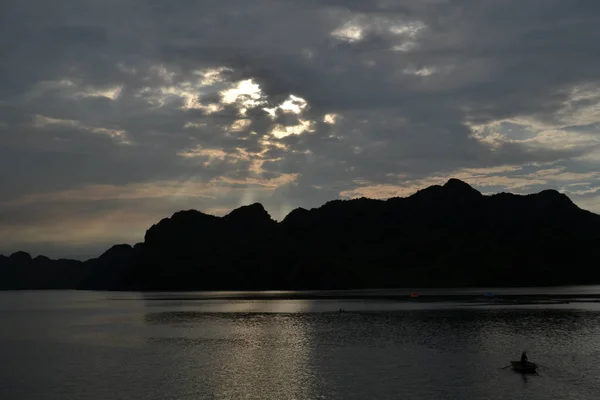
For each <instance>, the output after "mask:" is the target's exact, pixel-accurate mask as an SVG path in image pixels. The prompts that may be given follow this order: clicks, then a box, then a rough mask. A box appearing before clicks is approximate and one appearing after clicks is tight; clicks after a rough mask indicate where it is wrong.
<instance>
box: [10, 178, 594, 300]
mask: <svg viewBox="0 0 600 400" xmlns="http://www.w3.org/2000/svg"><path fill="white" fill-rule="evenodd" d="M598 244H600V216H599V215H596V214H594V213H591V212H589V211H586V210H582V209H580V208H579V207H578V206H577V205H575V204H574V203H573V202H572V201H571V200H570V199H569V198H568V196H566V195H564V194H562V193H559V192H558V191H556V190H551V189H550V190H544V191H541V192H539V193H534V194H529V195H516V194H512V193H497V194H493V195H483V194H482V193H480V192H479V191H477V190H476V189H474V188H473V187H471V186H470V185H468V184H467V183H465V182H463V181H460V180H458V179H450V180H448V181H447V182H446V183H445V184H444V185H434V186H430V187H427V188H424V189H421V190H419V191H417V192H416V193H414V194H413V195H411V196H408V197H393V198H390V199H387V200H378V199H368V198H358V199H351V200H332V201H329V202H327V203H325V204H323V205H322V206H320V207H317V208H311V209H304V208H296V209H294V210H292V211H291V212H290V213H289V214H288V215H286V217H285V218H284V219H283V220H282V221H280V222H277V221H274V220H273V219H272V218H271V216H270V215H269V213H268V212H267V210H265V208H264V207H263V206H262V205H261V204H260V203H254V204H251V205H247V206H242V207H239V208H237V209H234V210H232V211H231V212H230V213H228V214H227V215H225V216H222V217H217V216H213V215H210V214H205V213H203V212H201V211H197V210H184V211H178V212H176V213H174V214H173V215H172V216H171V217H167V218H163V219H161V220H160V221H159V222H157V223H156V224H153V225H152V226H151V227H150V228H149V229H148V230H147V231H146V233H145V236H144V242H142V243H138V244H136V245H134V246H131V245H116V246H113V247H111V248H110V249H108V250H107V251H106V252H104V253H103V254H102V255H101V256H99V257H98V258H94V259H90V260H87V261H83V262H80V261H74V260H50V259H48V258H46V257H43V256H42V257H39V256H38V257H36V258H35V259H32V258H31V256H30V255H29V254H27V253H24V252H17V253H13V255H11V256H10V257H5V256H0V282H3V283H0V288H4V289H6V288H17V289H19V288H41V289H46V288H78V289H96V290H233V289H247V290H259V289H345V288H363V287H407V286H474V285H476V286H479V285H483V286H485V285H493V286H511V285H529V284H538V285H547V284H567V283H600V273H599V272H598V271H597V270H596V269H595V268H593V264H594V259H595V258H597V257H598V256H600V251H599V250H597V248H600V246H598ZM40 270H43V271H42V272H43V273H42V272H39V271H40ZM38 272H39V274H38ZM36 274H37V275H39V276H37V277H36ZM60 274H62V275H60ZM30 277H35V279H33V278H30ZM62 278H64V279H62Z"/></svg>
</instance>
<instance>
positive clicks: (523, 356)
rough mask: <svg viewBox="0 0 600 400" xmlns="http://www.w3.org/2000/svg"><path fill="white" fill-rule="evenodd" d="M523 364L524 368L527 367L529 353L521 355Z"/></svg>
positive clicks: (524, 352)
mask: <svg viewBox="0 0 600 400" xmlns="http://www.w3.org/2000/svg"><path fill="white" fill-rule="evenodd" d="M521 364H523V365H524V366H525V365H527V352H526V351H523V352H522V353H521Z"/></svg>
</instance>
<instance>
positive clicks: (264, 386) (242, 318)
mask: <svg viewBox="0 0 600 400" xmlns="http://www.w3.org/2000/svg"><path fill="white" fill-rule="evenodd" d="M144 319H145V321H146V322H147V323H148V324H150V325H153V326H156V325H158V326H160V325H165V326H168V327H170V328H171V329H170V331H167V332H163V335H162V336H160V337H150V338H148V344H149V345H151V346H158V347H164V346H167V347H171V348H172V349H173V350H172V351H171V353H172V354H185V355H184V358H185V359H184V360H182V359H178V360H177V362H178V363H182V362H184V363H185V368H183V369H182V372H183V373H184V374H185V375H186V376H187V377H186V378H184V379H183V380H182V381H184V382H185V385H186V387H187V390H186V392H189V393H198V394H202V395H204V396H209V398H224V399H237V398H244V399H265V398H272V399H311V398H315V397H314V396H313V391H314V384H313V381H314V374H313V371H314V369H313V368H312V367H311V353H312V349H313V345H312V343H311V337H312V332H311V325H310V324H309V323H307V321H305V320H302V319H297V318H294V317H291V316H289V315H267V314H257V313H243V314H216V313H199V312H185V311H176V312H159V313H148V314H146V315H145V317H144ZM175 357H176V358H178V356H175ZM190 359H192V360H196V363H195V365H194V363H190V362H189V360H190Z"/></svg>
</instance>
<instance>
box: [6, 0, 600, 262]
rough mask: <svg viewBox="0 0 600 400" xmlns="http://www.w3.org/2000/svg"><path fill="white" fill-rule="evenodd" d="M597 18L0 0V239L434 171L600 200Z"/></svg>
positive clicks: (434, 2)
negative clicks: (71, 214)
mask: <svg viewBox="0 0 600 400" xmlns="http://www.w3.org/2000/svg"><path fill="white" fill-rule="evenodd" d="M599 23H600V4H598V2H597V1H594V0H574V1H569V2H566V1H562V2H561V1H542V0H535V1H529V2H525V3H523V2H517V1H516V0H510V1H504V2H480V1H475V0H471V1H469V0H468V1H458V0H423V1H420V2H414V1H408V0H388V1H380V2H364V1H358V0H345V1H341V0H289V1H284V2H282V1H279V2H275V1H272V0H258V1H251V2H250V1H242V0H231V1H227V2H217V1H202V2H192V1H187V0H174V1H172V0H169V1H167V0H132V1H128V2H121V1H117V0H108V1H103V2H97V1H92V0H77V1H75V0H65V1H61V2H60V4H59V5H54V4H52V5H51V4H50V3H49V2H46V1H42V0H32V1H28V2H21V1H16V0H5V1H3V2H2V5H0V49H2V50H0V54H1V57H2V60H3V62H2V63H0V182H1V184H2V187H3V190H2V191H0V215H3V216H4V217H3V218H2V219H0V220H2V221H3V222H2V229H1V230H0V241H2V242H5V243H8V242H9V241H8V239H10V243H11V244H10V246H8V247H10V249H17V248H19V247H20V245H21V244H23V245H27V246H28V248H32V249H34V250H35V249H36V246H38V247H37V248H39V249H42V248H44V249H48V248H50V247H51V246H52V242H56V246H58V247H56V248H55V250H53V251H54V252H55V253H60V251H62V250H60V249H64V251H65V252H66V253H65V254H67V253H69V254H75V253H77V252H78V251H79V250H76V249H75V250H69V249H70V248H71V247H73V248H77V249H80V248H84V247H85V248H86V249H92V248H94V249H98V248H99V247H100V244H102V245H104V244H106V243H110V242H112V241H117V239H119V233H118V232H122V231H124V229H123V226H122V224H121V222H119V221H120V220H127V218H126V217H125V216H126V215H131V218H132V219H134V220H135V221H137V222H135V223H134V222H132V223H131V226H135V228H131V230H128V229H126V231H128V232H129V231H131V232H132V233H131V235H129V234H128V235H129V236H127V238H133V237H138V238H141V237H142V236H143V230H144V229H145V224H149V223H150V222H152V220H153V219H159V218H160V217H162V216H164V215H163V213H165V214H168V213H170V212H172V211H176V209H177V207H180V206H181V207H183V206H184V205H187V206H189V207H190V208H192V207H193V208H201V209H205V210H220V212H221V213H222V212H223V211H224V210H226V209H228V208H229V207H236V206H238V205H241V204H244V203H247V202H251V201H262V202H264V203H265V204H266V205H267V207H268V209H269V210H270V211H271V212H272V214H273V215H274V216H276V217H278V218H280V217H282V216H283V215H284V214H285V212H287V211H289V210H291V209H292V208H293V207H296V206H304V207H311V206H317V205H319V204H320V203H322V202H324V201H326V200H329V199H331V198H335V197H340V196H341V197H354V196H360V195H369V196H376V197H388V196H395V195H403V194H408V193H409V192H410V191H413V190H416V189H418V188H420V187H422V186H424V185H427V184H431V183H439V182H440V180H443V179H446V178H447V177H450V176H456V177H462V178H464V179H465V180H467V181H468V182H470V183H472V184H474V185H475V186H476V187H478V188H480V189H481V190H483V191H486V192H488V191H501V190H514V191H519V192H528V191H534V190H538V189H540V188H546V187H556V188H559V189H560V190H563V191H565V192H566V193H569V194H570V195H572V196H573V198H574V199H575V201H577V202H580V204H585V205H590V206H591V207H593V208H594V209H595V210H600V208H598V207H597V206H596V204H600V201H595V200H591V199H592V197H593V196H595V195H596V194H597V192H596V189H597V188H598V187H600V184H599V182H600V180H598V176H597V175H596V174H595V173H594V171H595V170H597V169H598V165H599V164H600V150H599V144H600V143H599V138H600V135H599V128H600V111H599V110H600V97H599V96H598V95H597V93H598V88H599V87H600V68H599V67H600V65H599V64H600V56H599V55H598V54H597V52H596V51H595V48H596V45H597V43H598V40H599V39H600V32H599V31H598V29H597V26H598V24H599ZM570 185H571V186H570ZM572 185H576V186H572ZM183 187H185V188H186V189H182V188H183ZM169 191H173V193H175V194H173V195H172V196H171V195H168V192H169ZM174 199H177V200H174ZM186 199H187V200H186ZM69 204H73V205H75V204H77V205H78V206H77V207H74V208H73V211H72V212H73V215H76V216H73V217H72V218H68V210H69ZM7 215H9V216H10V218H9V217H7ZM111 215H112V216H120V217H116V218H114V219H111V218H110V217H109V216H111ZM103 216H106V218H104V219H103ZM86 218H87V219H89V221H98V224H100V223H101V221H105V223H104V225H102V226H103V228H102V229H98V230H86V229H84V228H83V225H84V222H83V221H85V220H86ZM74 220H77V221H79V222H73V221H74ZM110 221H112V222H110ZM90 224H92V225H95V226H96V223H95V222H90ZM45 226H48V227H51V226H55V227H56V229H58V230H57V231H54V230H52V231H47V232H50V233H47V234H44V235H41V234H40V235H35V234H32V232H34V231H36V229H38V228H39V232H42V231H44V229H46V228H44V227H45ZM61 226H63V227H64V230H63V231H69V232H74V231H79V232H81V235H79V236H77V237H76V236H75V235H62V236H61V234H59V232H62V231H61V230H60V227H61ZM98 226H100V225H98ZM23 229H25V230H23ZM27 229H29V230H27ZM53 229H54V228H53ZM86 232H87V233H86ZM120 239H122V240H124V239H126V238H125V237H121V238H120ZM36 243H38V244H37V245H36ZM99 243H100V244H99ZM49 246H50V247H49ZM70 246H71V247H70ZM5 247H6V246H5ZM8 247H7V248H8ZM86 251H89V250H86Z"/></svg>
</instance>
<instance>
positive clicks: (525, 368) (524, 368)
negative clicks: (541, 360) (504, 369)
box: [510, 361, 538, 373]
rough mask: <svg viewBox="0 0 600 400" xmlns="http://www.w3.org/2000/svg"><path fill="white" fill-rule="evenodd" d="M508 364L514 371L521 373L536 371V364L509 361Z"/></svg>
mask: <svg viewBox="0 0 600 400" xmlns="http://www.w3.org/2000/svg"><path fill="white" fill-rule="evenodd" d="M510 364H511V365H512V368H513V369H514V370H515V371H519V372H523V373H534V372H535V370H536V369H537V367H538V366H537V364H536V363H532V362H529V361H528V362H527V363H525V364H523V363H522V362H521V361H511V362H510Z"/></svg>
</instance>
